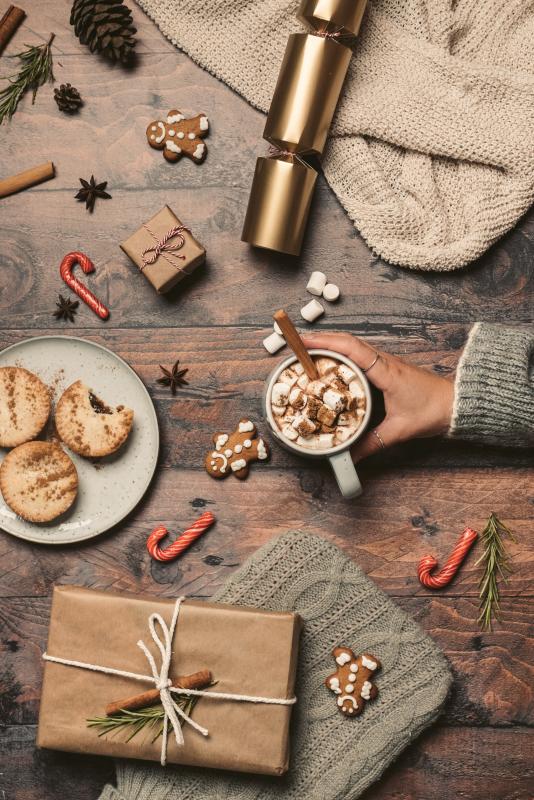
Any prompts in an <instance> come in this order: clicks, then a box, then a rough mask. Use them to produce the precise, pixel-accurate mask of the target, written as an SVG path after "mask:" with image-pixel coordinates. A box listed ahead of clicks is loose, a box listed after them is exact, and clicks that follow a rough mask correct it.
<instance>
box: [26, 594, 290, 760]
mask: <svg viewBox="0 0 534 800" xmlns="http://www.w3.org/2000/svg"><path fill="white" fill-rule="evenodd" d="M154 614H159V615H160V617H161V622H162V625H163V627H162V625H161V624H159V623H154V617H153V615H154ZM151 619H152V623H151V622H150V620H151ZM173 619H174V620H175V625H174V629H173ZM165 628H167V634H166V633H165ZM300 628H301V622H300V617H299V616H298V615H297V614H293V613H289V612H288V613H278V612H277V613H275V612H268V611H260V610H257V609H252V608H243V607H239V606H229V605H222V604H212V603H204V602H197V601H189V600H185V601H184V602H183V603H181V602H180V600H178V601H174V600H167V599H162V598H156V597H149V596H146V595H128V594H117V593H112V592H100V591H94V590H89V589H82V588H79V587H74V586H59V587H56V588H55V589H54V596H53V603H52V615H51V620H50V630H49V636H48V648H47V652H46V654H45V655H44V656H43V658H44V659H45V669H44V681H43V689H42V696H41V707H40V714H39V730H38V734H37V744H38V746H39V747H47V748H51V749H54V750H66V751H70V752H75V753H95V754H99V755H108V756H114V757H124V758H139V759H147V760H151V761H159V760H161V761H162V763H163V761H164V759H163V758H162V744H163V741H162V740H163V738H164V737H163V736H161V735H160V736H156V734H157V733H158V728H157V726H156V727H151V728H147V729H146V730H145V729H143V730H141V731H139V732H138V733H136V734H135V735H134V736H133V737H131V738H130V739H129V741H127V739H128V737H129V735H130V732H131V727H130V728H129V729H126V728H125V729H122V730H118V731H115V732H113V733H111V734H110V733H104V735H100V736H99V733H101V732H102V729H99V728H98V727H96V728H95V727H89V726H88V724H87V721H88V720H90V719H94V718H95V717H105V709H106V706H107V705H108V704H110V703H112V702H114V701H116V700H118V699H119V698H128V697H131V696H132V695H138V694H139V693H140V692H145V691H146V690H150V689H152V690H154V688H155V687H157V688H158V690H159V691H160V690H161V688H162V687H163V692H162V699H164V698H163V695H164V694H167V700H168V697H169V694H170V697H171V698H172V700H173V701H175V702H176V703H178V701H179V700H180V698H181V699H184V695H183V694H182V695H180V694H173V693H171V692H172V689H171V690H169V692H168V693H166V692H165V687H168V686H175V685H176V684H177V678H178V677H179V676H183V675H190V674H192V673H196V672H198V671H199V670H209V671H210V672H211V674H212V676H213V681H214V683H213V684H212V685H210V686H209V687H207V688H206V689H205V690H204V691H203V692H201V693H200V696H197V697H195V698H194V699H195V700H196V704H195V705H194V707H193V709H192V710H191V709H187V711H188V713H189V714H190V717H191V720H192V721H193V722H194V724H195V726H196V728H194V727H192V726H191V725H190V724H189V723H187V722H186V721H183V719H181V718H180V719H181V722H182V725H181V728H180V726H178V730H179V732H180V731H181V734H182V735H183V743H181V744H180V743H178V742H177V740H176V737H175V730H174V728H173V726H172V724H171V722H172V720H171V719H170V718H169V725H168V728H169V729H168V735H167V736H166V737H165V743H166V760H167V761H168V762H171V763H175V764H190V765H195V766H204V767H216V768H220V769H231V770H237V771H240V772H252V773H261V774H266V775H282V774H283V773H284V772H286V771H287V769H288V762H289V722H290V717H291V709H292V706H293V703H294V702H295V699H294V683H295V672H296V665H297V651H298V639H299V633H300ZM154 633H156V634H158V636H157V638H156V637H155V636H154ZM158 639H159V644H158ZM139 640H142V642H144V645H145V648H146V650H147V651H148V653H149V654H150V655H151V657H152V659H153V662H154V667H151V665H150V657H147V655H146V652H145V651H144V650H143V648H142V647H141V646H140V645H138V644H137V643H138V642H139ZM166 641H167V643H169V650H168V655H170V661H169V665H170V666H169V668H168V672H167V673H166V672H165V661H166V659H165V643H166ZM160 645H161V647H160ZM67 662H68V663H67ZM95 667H97V668H98V669H95ZM102 669H105V670H106V672H103V671H100V670H102ZM161 670H163V672H162V671H161ZM125 672H126V673H128V674H126V675H125V674H123V673H125ZM154 672H156V673H157V677H155V674H154ZM132 675H135V676H137V679H136V678H132ZM143 676H146V682H143V680H141V678H142V677H143ZM158 684H159V685H158ZM210 694H218V695H222V694H224V695H225V697H224V698H222V697H219V698H213V697H211V698H210V697H208V696H207V695H210ZM167 700H165V702H167ZM165 702H164V704H163V707H162V708H163V710H165ZM153 708H157V706H153ZM182 708H183V706H182ZM171 711H172V710H171ZM206 731H207V733H206ZM203 733H204V735H203Z"/></svg>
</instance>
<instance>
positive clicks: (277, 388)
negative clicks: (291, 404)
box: [271, 383, 289, 406]
mask: <svg viewBox="0 0 534 800" xmlns="http://www.w3.org/2000/svg"><path fill="white" fill-rule="evenodd" d="M271 400H272V402H273V405H275V406H287V404H288V401H289V385H288V384H287V383H275V384H274V386H273V390H272V392H271Z"/></svg>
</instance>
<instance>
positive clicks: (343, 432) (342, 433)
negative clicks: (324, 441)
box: [337, 428, 355, 443]
mask: <svg viewBox="0 0 534 800" xmlns="http://www.w3.org/2000/svg"><path fill="white" fill-rule="evenodd" d="M354 433H355V430H354V428H340V429H339V430H338V432H337V438H338V441H339V443H341V442H346V441H347V439H350V437H351V436H352V435H353V434H354Z"/></svg>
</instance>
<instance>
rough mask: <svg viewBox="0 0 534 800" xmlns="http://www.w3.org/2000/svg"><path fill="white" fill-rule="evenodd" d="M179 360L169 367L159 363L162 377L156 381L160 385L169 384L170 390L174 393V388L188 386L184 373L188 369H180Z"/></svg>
mask: <svg viewBox="0 0 534 800" xmlns="http://www.w3.org/2000/svg"><path fill="white" fill-rule="evenodd" d="M179 365H180V361H179V360H178V359H177V360H176V362H175V363H174V365H173V367H172V368H171V369H166V368H165V367H163V366H162V365H161V364H160V365H159V368H160V370H161V371H162V372H163V377H162V378H158V379H157V383H160V384H161V385H162V386H170V388H171V392H172V393H173V394H176V390H177V389H178V388H180V386H188V385H189V382H188V381H186V380H185V378H184V375H185V374H186V372H188V371H189V370H188V369H187V368H186V369H180V366H179Z"/></svg>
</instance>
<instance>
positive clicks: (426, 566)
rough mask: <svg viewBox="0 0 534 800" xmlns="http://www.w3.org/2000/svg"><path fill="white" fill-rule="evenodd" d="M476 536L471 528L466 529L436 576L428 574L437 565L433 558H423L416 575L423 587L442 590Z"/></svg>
mask: <svg viewBox="0 0 534 800" xmlns="http://www.w3.org/2000/svg"><path fill="white" fill-rule="evenodd" d="M477 536H478V533H477V532H476V531H474V530H473V528H466V529H465V530H464V532H463V533H462V535H461V536H460V538H459V539H458V541H457V543H456V546H455V548H454V550H453V551H452V553H451V554H450V556H449V557H448V559H447V561H446V562H445V566H444V567H443V568H442V569H441V570H440V571H439V572H438V573H437V575H431V574H430V573H431V572H432V570H433V569H435V567H437V565H438V562H437V561H436V559H435V558H434V556H423V558H422V559H421V561H420V562H419V566H418V568H417V574H418V576H419V580H420V581H421V583H422V584H423V586H426V588H427V589H442V588H443V587H444V586H447V584H448V583H450V582H451V581H452V579H453V578H454V576H455V575H456V573H457V572H458V570H459V568H460V565H461V563H462V561H463V560H464V558H465V557H466V555H467V554H468V552H469V551H470V549H471V548H472V546H473V544H474V543H475V540H476V538H477Z"/></svg>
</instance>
